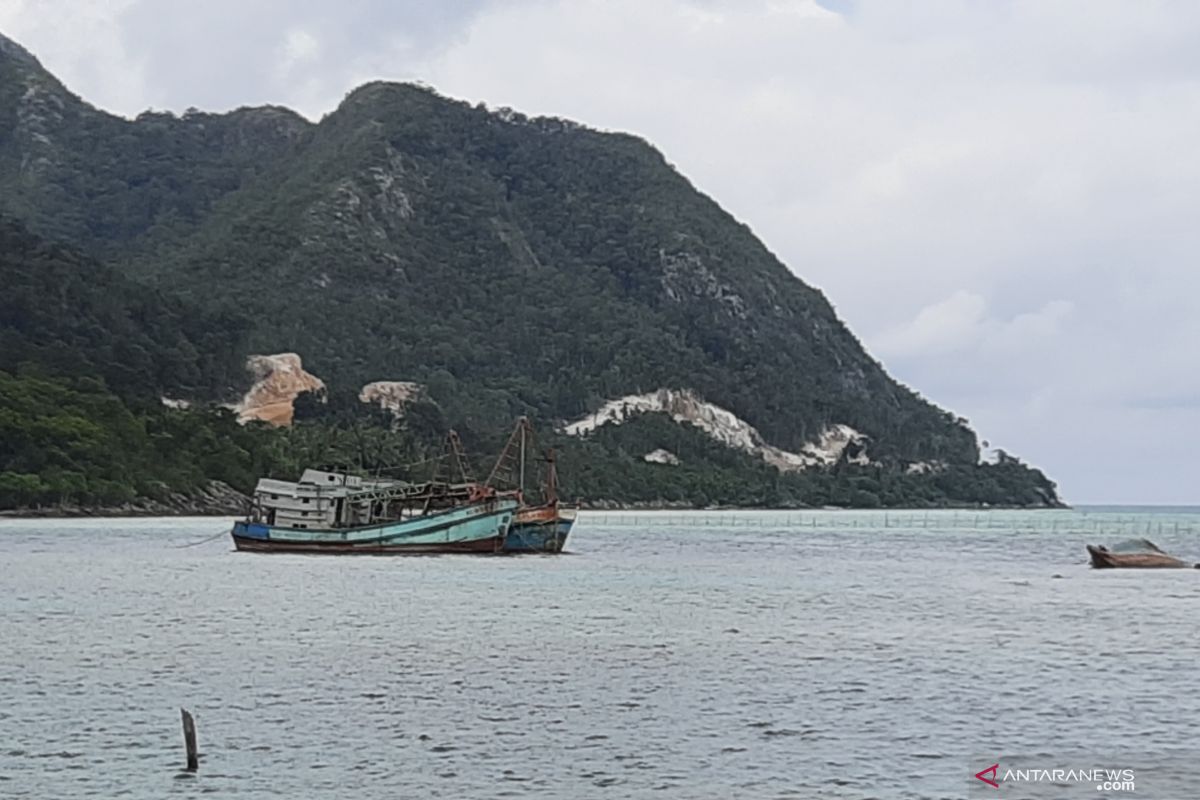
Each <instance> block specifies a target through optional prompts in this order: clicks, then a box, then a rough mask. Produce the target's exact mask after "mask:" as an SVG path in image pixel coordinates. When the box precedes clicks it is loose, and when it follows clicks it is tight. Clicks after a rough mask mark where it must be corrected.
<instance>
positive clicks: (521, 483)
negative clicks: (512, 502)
mask: <svg viewBox="0 0 1200 800" xmlns="http://www.w3.org/2000/svg"><path fill="white" fill-rule="evenodd" d="M518 424H519V425H520V426H521V472H520V478H519V479H518V481H517V489H518V491H520V492H521V497H524V496H525V427H526V424H527V423H526V420H525V417H521V421H520V422H519V423H518Z"/></svg>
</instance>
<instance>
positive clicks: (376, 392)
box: [358, 381, 425, 419]
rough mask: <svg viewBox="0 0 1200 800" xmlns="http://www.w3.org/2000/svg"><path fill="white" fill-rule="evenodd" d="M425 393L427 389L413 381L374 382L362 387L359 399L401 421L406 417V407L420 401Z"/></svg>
mask: <svg viewBox="0 0 1200 800" xmlns="http://www.w3.org/2000/svg"><path fill="white" fill-rule="evenodd" d="M424 392H425V387H423V386H422V385H421V384H419V383H412V382H411V381H374V382H372V383H368V384H367V385H366V386H364V387H362V389H361V390H360V391H359V393H358V399H359V400H361V401H362V402H364V403H370V404H372V405H376V406H379V407H380V408H382V409H384V410H385V411H390V412H392V416H394V417H396V418H397V419H399V418H400V417H402V416H404V406H406V405H407V404H408V403H411V402H413V401H414V400H417V399H419V398H420V397H421V396H422V395H423V394H424Z"/></svg>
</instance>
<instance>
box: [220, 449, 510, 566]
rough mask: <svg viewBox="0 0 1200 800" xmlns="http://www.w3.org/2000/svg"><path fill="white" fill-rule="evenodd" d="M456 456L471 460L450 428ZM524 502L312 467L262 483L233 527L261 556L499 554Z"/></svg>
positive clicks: (472, 488)
mask: <svg viewBox="0 0 1200 800" xmlns="http://www.w3.org/2000/svg"><path fill="white" fill-rule="evenodd" d="M449 442H450V445H451V446H452V448H453V453H452V454H453V455H454V456H455V458H456V460H457V463H458V465H459V467H460V469H461V471H462V473H463V475H464V477H465V476H466V467H465V457H464V456H463V455H462V453H461V449H460V443H459V442H458V437H457V436H456V435H455V434H454V433H453V432H451V434H450V439H449ZM518 505H519V499H518V497H517V496H516V495H515V494H514V493H507V494H506V493H502V492H498V491H496V490H494V489H490V488H488V487H486V486H484V485H481V484H478V483H475V482H473V481H470V480H469V479H464V480H463V481H461V482H459V483H451V482H449V481H442V480H437V479H436V476H435V479H434V480H430V481H425V482H422V483H410V482H407V481H400V480H391V479H385V478H364V477H362V476H358V475H352V474H349V473H346V472H332V471H323V470H316V469H306V470H305V471H304V473H303V474H302V475H301V476H300V480H298V481H295V482H291V481H281V480H274V479H270V478H263V479H261V480H259V482H258V485H257V486H256V488H255V490H254V499H253V503H252V505H251V508H250V511H249V512H248V513H247V515H246V518H245V519H244V520H239V521H237V522H235V523H234V526H233V531H232V535H233V543H234V546H235V547H236V548H237V549H238V550H244V551H249V552H259V553H325V554H346V553H351V554H353V553H363V554H396V555H404V554H428V553H499V552H501V551H502V550H503V547H504V540H505V536H506V535H507V533H508V530H509V527H510V525H511V524H512V520H513V516H514V514H515V513H516V510H517V506H518Z"/></svg>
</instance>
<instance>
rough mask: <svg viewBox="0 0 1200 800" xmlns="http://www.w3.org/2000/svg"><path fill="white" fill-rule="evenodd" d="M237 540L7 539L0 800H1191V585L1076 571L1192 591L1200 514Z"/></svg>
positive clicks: (778, 520)
mask: <svg viewBox="0 0 1200 800" xmlns="http://www.w3.org/2000/svg"><path fill="white" fill-rule="evenodd" d="M229 523H230V520H222V519H213V518H191V519H70V520H65V519H56V520H46V519H23V520H12V519H10V520H3V521H0V798H46V799H47V800H51V799H53V800H69V799H70V798H85V797H86V798H93V797H99V798H134V799H135V800H150V799H151V798H154V799H155V800H158V799H159V798H192V797H195V798H200V797H215V798H230V799H231V800H233V799H238V800H251V799H253V800H260V799H265V798H455V799H456V800H462V799H464V798H688V799H689V800H690V799H692V798H696V799H700V800H704V799H707V798H713V800H717V799H720V800H727V799H728V798H856V799H862V798H973V797H1002V798H1006V799H1009V800H1011V798H1020V797H1031V798H1042V797H1044V798H1071V797H1091V798H1103V797H1130V798H1141V799H1145V798H1154V799H1155V800H1171V799H1172V798H1178V800H1193V799H1194V798H1197V797H1200V752H1198V747H1200V636H1198V629H1197V624H1196V621H1197V618H1198V617H1200V569H1196V570H1194V569H1179V570H1093V569H1091V568H1089V566H1088V563H1087V557H1086V553H1085V550H1084V545H1085V544H1088V543H1107V544H1112V543H1115V542H1117V541H1119V540H1122V539H1127V538H1133V537H1140V538H1148V539H1150V540H1151V541H1153V542H1154V543H1155V544H1157V545H1158V546H1159V547H1161V548H1162V549H1163V550H1165V551H1167V552H1170V553H1173V554H1176V555H1178V556H1180V557H1182V558H1184V559H1186V560H1189V561H1198V562H1200V509H1197V508H1170V509H1164V508H1117V507H1104V508H1101V507H1094V508H1080V509H1073V510H1061V511H1057V510H1056V511H978V512H976V511H929V512H925V511H886V512H885V511H869V512H853V511H791V512H774V511H761V512H754V511H746V512H725V511H707V512H705V511H697V512H679V511H671V512H644V511H642V512H599V511H597V512H591V513H589V512H584V513H583V514H582V516H581V518H580V520H579V522H578V523H577V525H576V528H575V530H574V531H573V532H572V534H571V538H570V540H569V542H568V546H567V549H568V550H569V552H568V553H566V554H563V555H561V556H517V557H479V556H427V557H369V556H358V557H328V556H325V557H322V556H297V555H257V554H245V553H236V552H234V551H233V548H232V544H231V541H230V539H229V538H228V536H227V535H226V532H227V530H228V527H229ZM181 708H182V709H187V710H189V711H190V712H191V713H192V714H193V715H194V717H195V720H196V728H197V733H198V739H199V748H200V752H201V761H200V766H199V770H198V771H197V772H196V773H194V774H189V773H186V772H184V770H183V766H184V748H183V739H182V734H181V724H180V709H181ZM993 765H995V769H994V770H993V769H991V768H992V767H993ZM979 776H981V777H979ZM985 779H986V780H985ZM989 781H991V782H994V783H996V784H998V785H999V787H1000V788H999V791H998V790H997V789H996V788H995V787H993V786H992V785H991V783H989Z"/></svg>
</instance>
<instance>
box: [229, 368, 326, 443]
mask: <svg viewBox="0 0 1200 800" xmlns="http://www.w3.org/2000/svg"><path fill="white" fill-rule="evenodd" d="M246 369H248V370H249V371H250V374H251V375H253V376H254V385H253V386H251V387H250V391H248V392H246V394H245V396H244V397H243V398H242V400H241V402H240V403H238V404H237V405H236V406H234V411H236V412H237V415H238V421H239V422H242V423H246V422H250V421H251V420H258V421H260V422H266V423H267V424H269V425H275V426H277V427H282V426H287V425H291V424H292V414H293V411H294V409H293V408H292V401H293V400H295V399H296V397H297V396H298V395H300V394H301V393H303V392H316V391H324V389H325V382H324V381H322V380H321V379H320V378H318V377H317V376H315V375H311V374H309V373H308V372H305V371H304V365H303V364H302V362H301V361H300V356H298V355H296V354H295V353H277V354H275V355H269V356H250V357H249V358H248V359H246Z"/></svg>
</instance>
